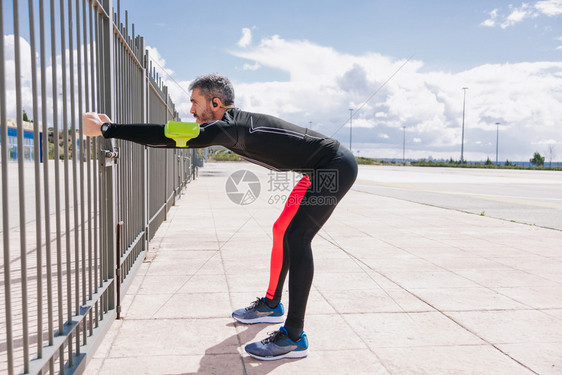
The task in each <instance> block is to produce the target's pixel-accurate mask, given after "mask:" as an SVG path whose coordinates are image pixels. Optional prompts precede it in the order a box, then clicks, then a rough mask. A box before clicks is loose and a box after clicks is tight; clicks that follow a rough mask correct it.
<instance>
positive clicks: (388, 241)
mask: <svg viewBox="0 0 562 375" xmlns="http://www.w3.org/2000/svg"><path fill="white" fill-rule="evenodd" d="M240 169H246V170H250V171H252V172H253V173H255V174H256V175H257V176H258V178H259V179H260V182H261V184H262V191H261V194H260V197H258V199H257V200H256V201H255V202H253V203H251V204H248V205H245V206H240V205H237V204H235V203H233V202H232V201H230V199H229V198H228V195H227V194H226V192H225V184H226V181H227V178H228V176H229V175H230V174H231V173H233V172H234V171H237V170H240ZM270 178H271V176H270V175H269V174H268V171H266V170H264V169H261V168H259V167H257V166H253V165H251V164H247V163H208V164H207V165H206V166H205V168H203V169H201V170H200V173H199V178H198V179H196V180H195V181H193V182H191V183H190V184H189V185H188V186H187V187H186V189H185V191H184V194H183V195H182V196H181V199H178V200H177V201H176V202H175V206H174V207H172V208H171V210H170V211H169V213H168V216H167V218H168V219H167V221H166V222H164V223H163V224H162V225H161V227H160V228H159V230H158V231H157V233H156V234H155V237H154V239H153V240H152V241H151V243H150V248H149V251H148V254H147V259H146V260H145V262H144V263H143V264H142V265H141V267H140V270H139V272H138V273H137V275H136V277H135V279H134V280H133V281H132V284H131V286H130V288H129V289H128V292H127V294H126V295H125V296H123V303H122V308H123V311H122V316H123V318H122V319H121V320H118V321H116V322H114V324H113V325H112V326H111V328H110V330H109V332H108V334H107V335H106V337H105V338H104V339H103V342H102V344H101V346H100V347H99V348H98V350H97V351H96V353H95V354H94V356H93V359H92V360H90V362H89V364H88V366H87V368H86V374H288V373H291V374H307V373H315V374H316V373H318V374H324V373H325V374H561V373H562V302H560V301H562V299H561V298H560V295H562V271H561V270H562V268H561V266H562V247H561V246H560V245H561V244H562V232H561V231H558V230H553V229H546V228H540V227H536V226H531V225H525V224H519V223H514V222H510V221H506V220H500V219H494V218H490V217H487V216H480V215H474V214H470V213H466V212H461V211H457V210H454V209H443V208H438V207H435V206H430V205H427V204H418V203H415V202H410V201H407V200H402V199H398V198H392V197H385V196H382V195H377V194H376V193H373V192H372V191H370V190H368V189H367V190H366V189H360V188H354V189H352V190H351V191H350V193H349V194H348V195H347V196H346V197H345V199H344V200H343V201H342V202H341V204H340V206H339V207H338V208H337V209H336V211H335V212H334V214H333V215H332V217H331V218H330V220H329V221H328V223H326V225H325V226H324V228H323V229H322V230H321V231H320V232H319V234H318V236H317V237H316V238H315V239H314V241H313V249H314V256H315V276H314V281H313V285H312V289H311V293H310V298H309V302H308V308H307V317H306V324H305V330H306V332H307V334H308V337H309V341H310V354H309V356H308V357H307V358H305V359H300V360H281V361H275V362H262V361H257V360H255V359H253V358H251V357H249V356H248V355H247V354H246V353H245V352H244V346H245V345H246V344H247V343H250V342H253V341H256V340H261V339H263V338H265V337H266V336H267V333H268V332H271V331H273V330H275V329H277V328H278V327H279V325H261V324H260V325H253V326H247V325H243V324H239V323H235V322H234V321H233V320H232V318H231V316H230V314H231V312H232V311H233V310H234V309H237V308H240V307H244V306H247V305H249V304H250V302H252V301H253V300H254V299H255V298H256V297H261V296H263V294H264V292H265V289H266V288H267V284H268V282H269V259H270V252H271V238H272V235H271V227H272V225H273V223H274V221H275V220H276V218H277V216H278V215H279V213H280V211H281V209H282V204H281V203H280V202H276V201H275V199H272V197H275V193H276V192H274V191H269V190H268V186H269V184H268V179H270ZM287 292H288V291H287V287H286V286H285V289H284V296H283V303H285V304H287V303H288V302H287V301H288V300H287Z"/></svg>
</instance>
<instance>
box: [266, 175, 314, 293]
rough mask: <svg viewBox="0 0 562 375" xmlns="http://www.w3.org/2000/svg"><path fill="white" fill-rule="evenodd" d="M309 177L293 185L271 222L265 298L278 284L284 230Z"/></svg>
mask: <svg viewBox="0 0 562 375" xmlns="http://www.w3.org/2000/svg"><path fill="white" fill-rule="evenodd" d="M310 184H311V182H310V178H309V177H308V176H306V175H305V176H304V177H303V178H301V179H300V181H299V182H298V183H297V184H296V185H295V187H294V188H293V191H291V194H289V197H288V198H287V202H286V203H285V207H284V208H283V212H281V215H280V216H279V218H278V219H277V221H276V222H275V224H273V249H272V251H271V268H270V273H269V288H267V294H266V296H267V298H269V299H273V297H274V296H275V291H276V290H277V287H278V286H279V275H280V274H281V270H282V268H283V238H284V237H285V232H286V231H287V228H288V227H289V224H291V220H293V217H295V215H296V213H297V211H298V209H299V207H300V204H301V202H302V199H303V197H304V194H305V193H306V190H307V189H308V187H309V186H310Z"/></svg>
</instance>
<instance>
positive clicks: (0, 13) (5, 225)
mask: <svg viewBox="0 0 562 375" xmlns="http://www.w3.org/2000/svg"><path fill="white" fill-rule="evenodd" d="M0 36H1V37H0V129H1V132H2V133H1V139H2V142H1V143H2V144H1V145H0V146H1V147H2V233H4V235H3V236H2V237H3V245H4V305H5V306H6V309H5V310H6V311H5V319H6V355H7V357H8V374H9V375H12V374H13V373H14V340H13V332H12V294H11V284H10V281H11V280H10V238H9V236H8V233H10V225H9V224H10V223H9V216H8V212H9V201H8V142H7V140H8V121H7V118H6V79H5V67H4V62H5V60H4V4H3V1H2V0H0Z"/></svg>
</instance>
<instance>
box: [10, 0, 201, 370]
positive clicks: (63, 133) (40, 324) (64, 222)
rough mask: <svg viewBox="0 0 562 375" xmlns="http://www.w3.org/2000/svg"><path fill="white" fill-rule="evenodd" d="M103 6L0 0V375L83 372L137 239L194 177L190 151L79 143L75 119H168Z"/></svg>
mask: <svg viewBox="0 0 562 375" xmlns="http://www.w3.org/2000/svg"><path fill="white" fill-rule="evenodd" d="M113 7H114V4H113V1H112V0H89V1H86V0H59V1H55V0H29V1H23V2H21V3H20V2H19V1H18V0H13V1H12V2H10V3H4V1H3V0H0V34H1V35H0V125H1V133H0V140H1V141H0V142H2V148H1V167H2V171H1V172H2V174H1V176H2V181H1V184H0V185H1V188H2V213H3V214H2V229H1V231H2V232H1V233H2V246H3V258H2V268H1V269H2V272H3V280H2V281H0V283H3V287H2V288H1V289H0V293H3V295H2V298H1V299H2V302H3V303H2V304H0V308H1V309H2V311H1V314H2V315H1V316H2V317H3V318H4V317H5V319H0V332H1V334H2V341H1V342H0V373H8V374H13V373H75V372H81V371H82V370H83V369H84V368H85V364H86V363H87V359H88V358H89V356H91V353H92V352H93V351H94V350H95V348H96V345H97V344H99V342H100V341H101V338H103V335H104V333H105V332H106V330H107V329H108V327H109V325H110V324H111V322H112V321H113V320H114V319H115V318H116V317H117V316H118V314H119V308H120V307H119V294H120V291H121V290H123V289H126V288H127V286H128V284H129V282H130V280H131V279H132V276H133V275H134V274H135V271H136V269H137V268H138V267H139V265H140V264H141V263H142V261H143V259H144V255H145V253H146V251H147V246H148V241H149V240H150V238H152V236H153V234H154V232H155V230H156V229H157V228H158V226H159V225H160V223H161V222H162V221H163V220H165V218H166V213H167V211H168V209H169V207H170V206H171V205H173V203H174V200H175V197H176V196H177V195H178V194H179V193H180V192H181V190H182V188H183V187H184V185H185V184H186V183H187V182H188V181H189V180H190V179H191V178H192V176H193V175H194V170H195V167H194V163H193V161H194V160H195V155H194V154H192V151H191V150H155V149H147V148H146V147H144V146H141V145H137V144H132V143H129V142H124V141H117V142H116V141H111V140H105V139H101V138H97V139H93V138H87V137H83V132H82V120H81V114H82V113H83V112H87V111H96V112H103V113H106V114H107V115H108V116H109V117H110V118H112V120H113V121H116V122H123V123H132V122H135V123H142V122H157V123H164V122H166V121H167V120H170V119H177V118H178V114H177V112H176V111H175V108H174V104H173V103H172V102H171V100H170V98H169V95H168V93H167V88H166V87H165V86H163V85H162V83H161V80H160V79H159V78H158V77H157V75H156V74H155V72H154V70H153V69H152V67H151V63H150V60H149V56H148V52H147V50H146V48H145V42H144V39H143V38H142V37H140V36H136V35H135V32H134V25H132V30H129V24H128V21H127V20H126V19H125V22H124V24H123V23H122V22H121V20H120V11H119V10H117V12H115V11H114V8H113ZM10 8H11V10H12V12H13V14H4V10H5V9H10ZM117 8H119V6H118V4H117ZM22 10H26V12H22ZM6 21H9V22H7V23H8V24H10V22H13V23H12V24H10V26H11V27H13V34H10V32H11V31H12V30H8V33H7V34H6V30H5V29H4V28H5V25H6ZM22 25H25V27H23V28H22ZM5 41H8V43H5ZM12 41H13V44H12V43H11V42H12ZM12 45H13V48H12ZM22 46H23V47H22ZM7 53H8V54H7ZM12 57H13V59H12ZM12 60H13V61H12ZM22 81H23V82H22ZM24 104H25V105H26V107H27V109H28V110H29V109H30V105H31V107H32V108H31V111H29V112H28V115H29V116H30V117H31V120H32V121H33V124H34V139H33V142H34V147H33V148H34V150H36V152H35V153H34V162H25V161H24V159H23V154H24V153H23V152H19V153H18V161H17V163H16V162H8V150H7V147H6V143H7V142H6V140H7V125H6V124H7V118H8V116H9V115H12V116H15V118H16V119H17V127H18V132H17V134H18V135H17V136H18V140H17V141H18V148H19V149H20V150H21V149H23V131H22V130H23V129H22V121H23V120H22V119H23V105H24ZM41 134H42V137H41ZM49 134H50V135H51V136H50V137H49V136H48V135H49ZM49 139H51V140H52V142H50V140H49ZM41 147H42V155H40V153H39V152H37V150H40V149H41ZM50 148H51V153H52V155H53V158H52V159H51V160H49V149H50ZM41 156H42V159H41ZM117 156H118V157H117ZM4 339H5V341H4Z"/></svg>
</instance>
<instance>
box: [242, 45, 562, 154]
mask: <svg viewBox="0 0 562 375" xmlns="http://www.w3.org/2000/svg"><path fill="white" fill-rule="evenodd" d="M232 53H233V54H234V55H235V56H238V57H241V58H243V59H247V60H250V61H251V62H252V63H253V64H259V65H260V66H262V67H267V68H273V69H279V70H281V71H283V72H286V73H288V75H289V79H288V80H287V81H283V82H280V81H270V82H255V83H237V84H236V91H237V105H238V106H239V107H241V108H242V109H245V110H249V111H256V112H263V113H270V114H272V115H276V116H279V117H281V118H284V119H286V120H288V121H291V122H294V123H296V124H299V125H301V126H307V124H308V123H309V121H312V122H313V124H314V130H318V131H320V132H321V133H324V134H326V135H329V136H335V137H336V138H338V137H339V138H341V140H342V141H344V142H346V139H348V134H349V130H348V129H349V124H348V121H349V108H355V109H357V108H359V106H360V105H362V104H364V103H365V101H366V100H367V98H369V97H370V96H371V95H372V94H373V93H374V92H375V91H377V90H378V93H377V94H376V95H375V96H374V97H373V98H372V99H371V100H370V101H368V102H367V103H365V105H364V106H363V108H362V109H361V110H360V111H359V112H356V113H354V117H353V134H354V136H353V137H354V141H355V140H357V142H365V143H369V142H371V143H372V144H374V145H377V144H379V143H380V144H379V146H377V147H376V149H377V152H379V153H383V152H384V151H383V150H388V149H389V148H388V147H381V146H382V145H394V146H393V147H394V148H392V147H391V148H390V149H395V151H396V152H397V153H399V151H400V147H401V142H402V129H401V127H402V126H407V127H408V132H409V133H410V134H411V137H412V138H413V139H419V140H421V139H423V140H424V142H423V143H422V142H421V141H420V142H414V143H415V144H416V147H423V148H424V149H420V150H418V152H419V153H424V152H425V153H426V156H427V154H429V153H431V154H432V155H434V156H435V155H439V157H445V158H449V157H451V156H452V157H454V158H458V156H457V155H456V154H457V153H459V154H460V143H461V121H462V102H463V91H462V89H461V88H462V87H469V90H468V91H467V95H466V117H465V144H464V149H465V155H466V157H469V156H470V157H474V158H476V160H481V159H484V160H485V159H486V157H487V156H488V155H492V154H495V147H488V145H489V144H493V145H494V144H495V136H496V133H495V131H496V127H495V126H494V124H495V123H496V122H500V123H501V124H502V129H501V132H502V133H504V134H503V136H502V137H503V138H504V139H505V140H504V142H503V143H502V145H501V147H500V148H503V150H500V152H501V153H502V154H504V155H507V157H508V158H509V160H526V159H528V158H529V155H532V152H533V150H532V148H533V147H531V146H530V144H531V143H532V142H538V141H539V140H540V139H562V127H560V124H559V121H560V118H562V92H560V87H562V62H537V63H519V64H488V65H482V66H477V67H475V68H473V69H470V70H467V71H463V72H459V73H456V74H453V73H446V72H440V71H427V69H424V70H423V71H422V69H421V68H422V67H423V63H422V62H421V61H410V62H408V63H407V64H406V65H405V66H404V68H403V69H402V70H400V72H399V73H398V74H396V76H395V77H394V78H393V79H391V80H390V81H389V82H388V84H386V86H384V87H382V88H381V85H382V84H383V83H384V82H385V81H386V80H387V79H388V78H389V77H390V76H391V75H392V74H393V73H394V72H396V71H397V69H398V68H399V67H400V66H401V65H402V64H403V63H404V60H399V61H397V60H393V59H391V58H389V57H386V56H383V55H380V54H375V53H369V54H364V55H351V54H346V53H341V52H338V51H336V50H335V49H333V48H330V47H326V46H321V45H317V44H314V43H312V42H310V41H306V40H286V39H283V38H282V37H280V36H278V35H276V36H273V37H271V38H265V39H262V40H261V41H260V42H259V43H258V44H257V45H255V46H254V47H251V48H247V49H243V50H237V51H234V52H232ZM487 148H490V150H488V149H487ZM528 154H529V155H528ZM380 156H384V157H393V156H396V155H380Z"/></svg>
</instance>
